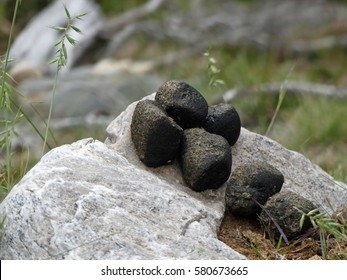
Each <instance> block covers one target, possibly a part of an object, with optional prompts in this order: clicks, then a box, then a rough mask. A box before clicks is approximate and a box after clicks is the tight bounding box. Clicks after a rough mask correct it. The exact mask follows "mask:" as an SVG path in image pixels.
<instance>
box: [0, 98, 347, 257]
mask: <svg viewBox="0 0 347 280" xmlns="http://www.w3.org/2000/svg"><path fill="white" fill-rule="evenodd" d="M147 98H149V99H154V95H151V96H149V97H147ZM135 106H136V103H133V104H131V105H130V106H129V107H128V108H127V110H125V111H124V112H123V113H122V114H121V115H120V116H118V117H117V118H116V119H115V120H114V121H113V122H112V123H111V124H110V125H109V127H108V128H107V133H108V139H107V141H106V144H104V143H101V142H98V141H93V140H92V139H84V140H81V141H78V142H76V143H74V144H72V145H65V146H62V147H59V148H56V149H54V150H52V151H51V152H49V153H48V154H46V155H45V156H44V157H43V158H42V160H41V161H40V162H39V163H38V164H37V165H36V166H35V167H34V168H33V169H32V170H30V171H29V172H28V174H27V175H26V176H25V177H24V178H23V179H22V180H21V181H20V182H19V183H18V184H17V185H16V186H15V187H14V188H13V190H12V191H11V192H10V194H9V195H8V196H7V197H6V199H5V200H4V201H3V202H2V203H1V205H0V216H1V217H4V215H6V216H7V218H6V222H5V225H4V228H3V229H2V232H1V234H2V235H3V236H2V241H1V248H0V249H1V250H0V258H1V259H174V258H177V259H219V258H224V259H225V258H226V259H241V258H244V256H242V255H240V254H238V253H237V252H235V251H234V250H232V249H231V248H229V247H227V246H226V245H225V244H224V243H222V242H220V241H219V240H217V232H218V229H219V226H220V223H221V219H222V218H223V215H224V210H225V207H224V191H225V187H223V188H220V189H218V190H208V191H206V192H201V193H197V192H194V191H192V190H190V189H189V188H188V187H187V186H186V184H185V183H184V182H183V179H182V175H181V173H180V169H179V166H178V164H177V163H176V162H174V163H173V164H170V165H167V166H163V167H158V168H155V169H153V168H149V167H146V166H145V165H144V164H143V163H142V162H141V161H140V160H139V159H138V156H137V155H136V153H135V149H134V146H133V144H132V142H131V138H130V137H131V136H130V123H131V117H132V113H133V111H134V108H135ZM232 153H233V160H234V163H233V166H234V167H233V168H236V167H237V166H238V165H239V164H244V163H246V162H252V161H253V160H254V158H257V159H259V160H263V161H267V162H269V163H270V164H271V165H273V166H275V167H276V168H277V169H279V170H280V171H281V172H282V173H283V175H284V177H285V183H284V186H283V188H284V189H290V190H291V191H293V192H296V193H300V194H301V195H303V196H304V197H306V198H307V199H309V200H311V201H313V202H314V203H315V204H316V205H317V206H318V207H321V208H327V209H330V208H329V206H328V202H327V199H329V200H330V202H331V203H332V205H333V207H338V206H340V205H342V204H344V203H345V202H346V200H347V191H346V189H347V187H346V185H345V184H342V183H339V182H335V181H334V180H333V179H332V177H330V176H329V175H328V174H326V173H325V172H323V171H322V170H321V169H320V168H319V167H318V166H316V165H314V164H312V163H311V162H310V161H309V160H308V159H306V158H305V157H304V156H302V155H300V154H298V153H296V152H292V151H289V150H287V149H285V148H283V147H282V146H281V145H279V144H278V143H276V142H274V141H272V140H270V139H268V138H266V137H263V136H261V135H258V134H255V133H252V132H249V131H247V130H246V129H242V130H241V135H240V138H239V140H238V142H237V143H236V144H235V146H234V147H233V150H232Z"/></svg>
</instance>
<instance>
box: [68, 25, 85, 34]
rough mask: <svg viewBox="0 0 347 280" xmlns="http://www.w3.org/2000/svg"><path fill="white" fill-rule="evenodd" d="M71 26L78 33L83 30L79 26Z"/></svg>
mask: <svg viewBox="0 0 347 280" xmlns="http://www.w3.org/2000/svg"><path fill="white" fill-rule="evenodd" d="M70 27H71V28H72V29H73V30H75V31H76V32H77V33H82V31H81V30H80V29H79V28H77V27H76V26H74V25H70Z"/></svg>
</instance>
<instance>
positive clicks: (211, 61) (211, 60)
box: [208, 57, 217, 64]
mask: <svg viewBox="0 0 347 280" xmlns="http://www.w3.org/2000/svg"><path fill="white" fill-rule="evenodd" d="M208 61H209V62H210V63H211V64H217V61H216V60H215V59H214V58H213V57H209V58H208Z"/></svg>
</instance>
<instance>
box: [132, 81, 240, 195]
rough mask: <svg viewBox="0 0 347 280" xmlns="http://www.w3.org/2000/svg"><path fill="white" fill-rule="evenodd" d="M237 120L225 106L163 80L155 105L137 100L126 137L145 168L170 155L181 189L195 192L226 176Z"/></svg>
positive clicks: (165, 161)
mask: <svg viewBox="0 0 347 280" xmlns="http://www.w3.org/2000/svg"><path fill="white" fill-rule="evenodd" d="M240 131H241V120H240V117H239V115H238V113H237V111H236V110H235V108H234V107H233V106H232V105H230V104H219V105H216V106H210V107H209V106H208V104H207V102H206V100H205V98H204V97H203V96H202V94H201V93H200V92H199V91H198V90H196V89H195V88H193V87H192V86H191V85H189V84H187V83H186V82H183V81H175V80H172V81H167V82H165V83H164V84H163V85H162V86H161V87H160V88H159V89H158V91H157V93H156V96H155V101H150V100H143V101H140V102H138V104H137V106H136V108H135V110H134V114H133V117H132V122H131V137H132V141H133V143H134V146H135V149H136V153H137V155H138V157H139V158H140V160H141V161H142V162H143V163H144V164H146V165H147V166H149V167H158V166H162V165H165V164H168V163H170V162H171V161H173V160H174V159H175V158H176V157H177V158H178V160H179V162H180V166H181V168H182V174H183V178H184V180H185V182H186V183H187V185H188V186H189V187H190V188H191V189H193V190H195V191H204V190H206V189H216V188H218V187H220V186H221V185H223V184H224V183H225V182H226V181H227V180H228V178H229V176H230V173H231V166H232V156H231V145H234V144H235V143H236V141H237V139H238V138H239V136H240Z"/></svg>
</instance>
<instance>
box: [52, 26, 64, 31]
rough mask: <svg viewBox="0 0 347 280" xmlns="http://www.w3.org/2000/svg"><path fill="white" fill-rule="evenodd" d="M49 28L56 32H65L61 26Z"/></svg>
mask: <svg viewBox="0 0 347 280" xmlns="http://www.w3.org/2000/svg"><path fill="white" fill-rule="evenodd" d="M50 28H52V29H54V30H57V31H65V30H66V27H62V26H50Z"/></svg>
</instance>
